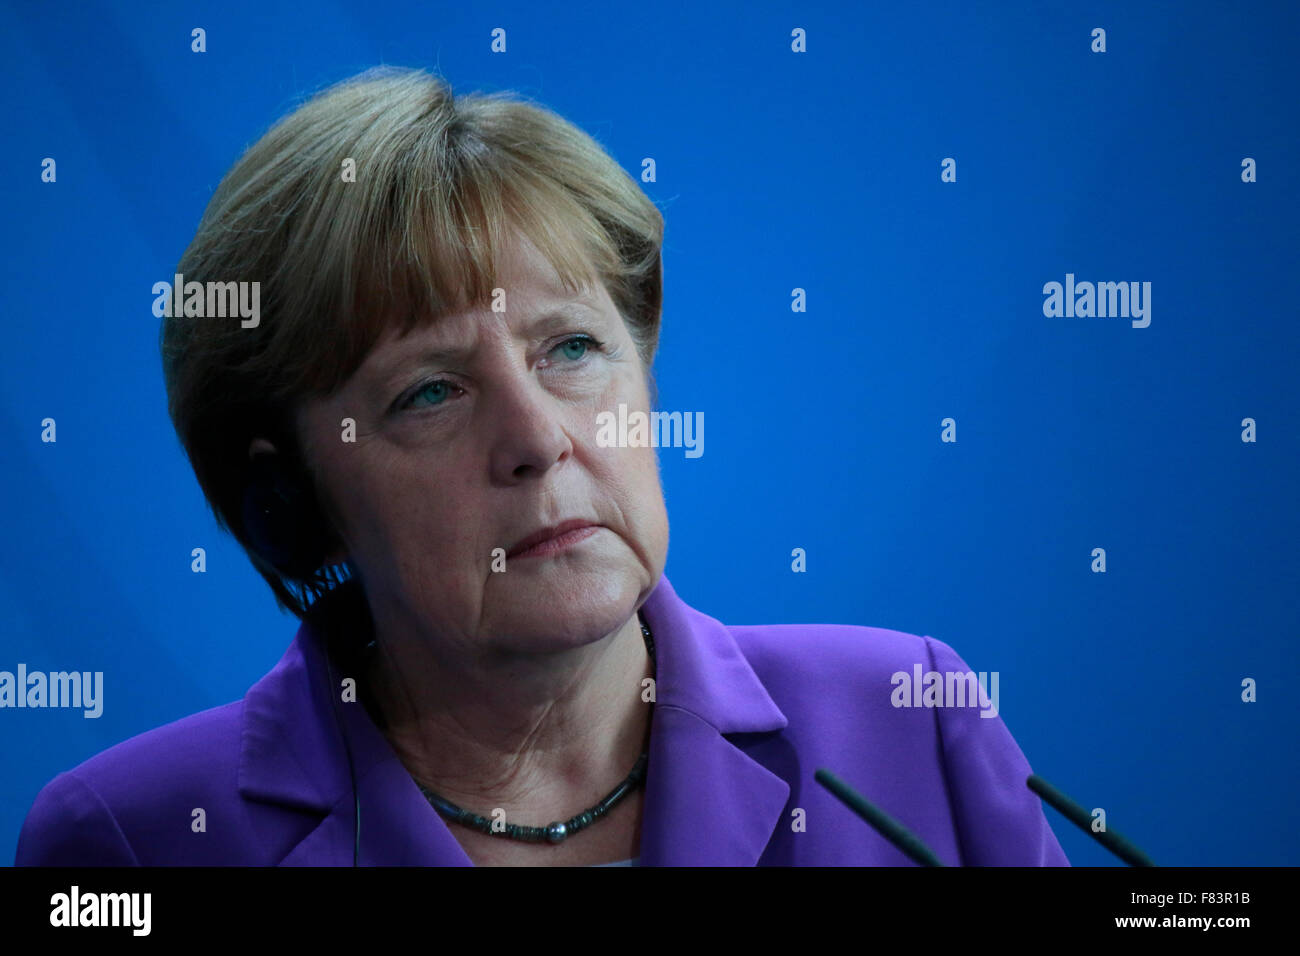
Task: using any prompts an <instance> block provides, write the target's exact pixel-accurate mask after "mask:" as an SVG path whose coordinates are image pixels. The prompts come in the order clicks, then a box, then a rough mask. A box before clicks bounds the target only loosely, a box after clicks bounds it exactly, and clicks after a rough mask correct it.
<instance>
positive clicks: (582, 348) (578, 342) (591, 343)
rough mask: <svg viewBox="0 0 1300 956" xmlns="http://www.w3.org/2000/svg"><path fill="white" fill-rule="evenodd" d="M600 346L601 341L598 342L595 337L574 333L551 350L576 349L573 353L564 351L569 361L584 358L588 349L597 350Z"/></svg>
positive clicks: (577, 360)
mask: <svg viewBox="0 0 1300 956" xmlns="http://www.w3.org/2000/svg"><path fill="white" fill-rule="evenodd" d="M600 347H601V343H600V342H598V341H597V340H596V339H594V338H592V337H591V336H590V335H575V336H573V337H572V338H569V339H566V340H565V341H563V342H561V343H560V344H559V345H557V346H556V347H555V348H554V349H553V350H552V351H559V350H561V349H568V350H573V349H576V350H577V353H576V354H574V352H573V351H568V352H566V353H565V358H567V359H569V361H571V362H579V361H581V360H582V359H584V358H586V356H587V350H588V349H596V350H599V349H600Z"/></svg>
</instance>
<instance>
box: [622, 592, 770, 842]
mask: <svg viewBox="0 0 1300 956" xmlns="http://www.w3.org/2000/svg"><path fill="white" fill-rule="evenodd" d="M642 613H643V615H644V616H645V619H646V623H647V624H648V625H649V627H650V631H651V633H652V634H653V635H654V639H655V646H656V651H657V653H656V667H657V674H656V679H655V692H656V703H655V715H654V720H653V722H652V726H651V731H650V761H649V765H648V767H647V771H646V799H645V815H644V818H643V820H642V826H641V860H640V862H641V865H643V866H753V865H755V864H756V863H757V862H758V860H759V857H761V856H762V853H763V850H764V848H765V847H766V846H767V844H768V841H769V840H770V839H771V837H772V834H773V832H774V831H775V830H776V828H777V827H778V826H779V825H780V824H781V823H782V821H783V817H784V810H785V807H786V803H787V802H788V800H789V797H790V785H789V784H788V783H786V782H785V781H784V780H782V779H781V778H780V777H778V776H777V775H776V774H774V773H772V772H771V771H770V770H768V769H767V768H765V767H764V766H763V765H762V764H760V763H758V762H757V761H756V760H754V759H753V758H751V757H750V756H749V755H748V754H746V753H745V751H744V750H742V749H741V748H740V747H739V746H737V745H736V744H734V743H732V742H731V741H730V740H728V739H727V735H728V734H742V733H743V734H754V733H766V732H773V731H778V730H781V729H782V728H784V727H785V726H786V724H787V721H786V718H785V715H784V714H782V713H781V710H780V709H779V708H778V707H777V706H776V703H775V702H774V701H773V700H772V698H771V696H770V695H769V694H768V692H767V690H766V689H765V688H764V687H763V684H762V682H761V681H760V680H759V679H758V675H756V674H755V673H754V670H753V668H751V667H750V666H749V663H748V662H747V661H746V660H745V657H744V655H743V654H742V653H741V651H740V648H739V647H738V646H737V644H736V642H735V639H734V638H733V637H732V636H731V632H730V631H728V630H727V629H726V627H725V626H724V625H723V624H721V623H720V622H718V621H717V620H715V619H713V618H711V617H709V616H707V615H705V614H701V613H700V612H698V611H696V610H695V609H694V608H691V607H690V606H688V605H687V604H685V603H684V602H683V601H682V600H681V599H680V598H679V597H678V596H677V593H676V592H675V591H674V590H673V588H672V585H671V584H669V583H668V579H667V577H664V578H661V579H660V581H659V585H658V586H657V587H656V588H655V590H654V592H653V593H652V594H651V595H650V597H649V598H648V599H647V600H646V603H645V605H644V607H643V608H642Z"/></svg>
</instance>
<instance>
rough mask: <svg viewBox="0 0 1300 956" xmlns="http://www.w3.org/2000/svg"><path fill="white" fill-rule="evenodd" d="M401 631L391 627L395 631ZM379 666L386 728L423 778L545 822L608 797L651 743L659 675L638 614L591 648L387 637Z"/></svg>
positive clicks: (454, 797)
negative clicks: (440, 647)
mask: <svg viewBox="0 0 1300 956" xmlns="http://www.w3.org/2000/svg"><path fill="white" fill-rule="evenodd" d="M390 633H391V632H390ZM377 634H378V640H377V648H376V651H375V654H374V658H373V664H372V666H371V667H370V670H369V675H368V680H367V683H368V686H369V688H370V697H371V700H372V701H373V702H374V704H375V706H377V707H378V708H379V709H380V710H381V711H382V715H383V723H384V724H385V727H384V733H385V735H386V736H387V737H388V740H389V743H390V744H391V745H392V747H393V749H394V751H395V752H396V753H397V755H398V757H399V758H400V759H401V761H402V763H403V764H404V765H405V766H406V768H407V770H408V771H409V772H410V773H411V775H412V777H414V778H415V779H416V780H417V781H418V782H420V783H421V784H423V785H424V786H425V787H427V788H428V789H430V790H432V791H434V792H435V793H437V794H439V795H441V796H442V797H445V798H446V799H448V800H450V801H452V802H453V803H455V804H457V805H459V806H462V807H465V808H466V809H468V810H471V811H473V812H475V813H481V814H483V815H484V816H487V815H488V814H489V813H490V812H491V811H492V810H493V809H494V808H497V807H502V808H504V809H505V810H506V812H507V814H508V815H509V816H510V817H511V818H513V819H515V820H517V821H518V822H522V823H530V824H537V825H544V824H546V823H549V822H550V821H551V820H554V819H560V818H564V817H568V816H570V815H572V814H573V813H574V812H576V811H577V810H579V809H581V808H583V807H586V806H589V805H590V804H592V803H595V802H596V801H598V800H599V799H601V798H603V797H604V796H605V795H606V794H607V793H608V792H609V791H610V790H611V789H613V787H614V786H616V785H617V784H618V783H619V782H620V781H621V780H622V779H623V778H624V777H625V776H626V775H627V773H628V772H629V771H630V770H631V769H632V767H633V765H634V764H635V763H636V761H637V758H638V757H639V756H640V755H641V753H642V751H643V750H644V749H645V748H646V746H647V745H648V741H649V731H650V713H651V710H650V705H649V704H647V703H645V702H643V701H642V699H641V692H642V685H641V681H642V680H643V679H644V678H646V677H650V676H653V668H652V664H651V661H650V658H649V655H648V653H647V651H646V647H645V642H644V639H643V636H642V633H641V625H640V621H639V619H638V616H637V615H636V614H635V613H634V614H633V615H632V616H631V617H630V618H629V619H628V620H627V621H626V623H624V624H623V625H622V626H621V627H620V628H619V629H618V630H616V631H614V632H613V633H611V634H608V635H606V636H605V637H603V638H601V639H600V640H598V641H595V642H592V643H589V644H586V645H584V646H582V647H578V648H573V649H570V650H566V651H561V652H555V653H550V654H530V655H519V654H512V655H485V656H482V657H477V658H475V659H473V660H469V661H465V660H448V659H447V658H445V657H442V656H439V655H438V654H437V653H436V652H435V650H434V648H433V646H432V645H431V643H430V642H428V641H427V640H423V639H418V638H417V639H411V638H406V639H402V638H393V637H390V638H389V639H387V640H386V639H385V637H384V632H383V631H382V630H378V631H377Z"/></svg>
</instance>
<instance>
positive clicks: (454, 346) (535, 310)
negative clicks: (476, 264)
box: [358, 236, 616, 378]
mask: <svg viewBox="0 0 1300 956" xmlns="http://www.w3.org/2000/svg"><path fill="white" fill-rule="evenodd" d="M497 264H498V269H497V273H496V277H495V284H494V286H493V289H492V290H491V296H492V298H491V299H490V300H488V301H482V302H478V303H474V304H467V303H466V302H465V297H464V296H463V295H462V296H461V297H460V301H459V302H458V303H457V305H456V306H454V307H453V308H451V309H449V310H446V311H444V312H443V313H442V314H440V315H433V314H431V313H428V312H425V313H424V314H423V315H415V316H408V317H407V321H405V322H398V321H389V322H387V323H385V327H384V330H383V332H382V333H381V335H380V336H379V338H378V339H377V340H376V342H375V345H374V347H373V348H372V349H371V350H370V351H369V353H368V354H367V355H366V357H365V359H364V361H363V362H362V364H361V366H360V368H359V369H358V372H359V373H363V374H364V375H365V377H367V378H369V377H372V376H375V375H379V376H382V375H383V374H384V373H386V372H389V371H391V370H392V366H393V365H394V363H397V362H400V361H403V360H405V359H406V358H408V357H409V356H410V355H412V354H415V353H417V352H418V354H419V356H420V357H421V358H425V359H430V360H438V359H444V358H464V357H466V356H467V355H469V354H471V353H472V351H473V342H474V340H475V338H476V336H475V334H474V332H475V326H477V325H480V324H484V323H486V322H488V321H490V320H494V319H497V318H498V317H504V318H505V320H506V323H507V325H508V326H509V327H510V329H511V330H512V331H513V332H514V333H515V334H516V335H518V336H521V337H523V336H532V335H544V334H549V333H550V332H551V331H553V330H558V329H560V328H561V327H562V326H563V325H565V324H566V323H570V322H573V321H581V320H583V319H585V320H587V321H591V320H593V319H602V318H607V317H609V316H610V315H612V314H614V313H615V312H616V309H615V308H614V306H613V303H612V301H611V300H610V297H609V293H608V292H607V291H606V290H605V288H604V287H603V285H601V284H600V283H599V282H596V283H595V284H594V286H593V285H589V284H582V285H581V286H579V287H577V288H569V287H567V286H566V285H565V284H564V282H563V280H562V279H561V277H560V276H559V274H558V273H557V272H556V271H555V268H554V267H553V266H552V265H551V263H550V262H549V261H548V260H547V258H546V257H545V256H544V255H543V254H542V253H541V252H540V251H539V250H538V249H537V248H536V247H535V246H534V245H533V244H532V243H531V242H529V241H528V239H527V238H526V237H523V236H519V237H517V238H516V240H515V241H514V242H512V243H511V244H510V245H509V246H508V247H506V248H505V249H504V250H503V254H502V256H501V257H500V259H499V261H498V263H497ZM494 302H502V303H503V305H502V306H501V307H503V308H504V312H499V311H495V310H494V309H493V304H494Z"/></svg>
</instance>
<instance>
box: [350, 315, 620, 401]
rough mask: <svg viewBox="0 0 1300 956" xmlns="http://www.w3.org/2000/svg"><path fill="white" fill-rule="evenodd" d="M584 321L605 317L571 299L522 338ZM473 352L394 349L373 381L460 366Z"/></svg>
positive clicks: (527, 328) (539, 317) (529, 327)
mask: <svg viewBox="0 0 1300 956" xmlns="http://www.w3.org/2000/svg"><path fill="white" fill-rule="evenodd" d="M583 318H597V319H600V320H602V321H603V320H604V318H605V316H604V315H603V313H602V312H601V311H600V310H599V309H597V308H596V307H595V306H594V305H591V304H588V300H586V299H574V300H571V301H566V302H562V303H557V304H555V305H552V306H550V307H548V308H546V309H544V310H542V311H541V312H540V313H538V314H537V315H536V316H534V317H533V318H532V319H531V320H529V322H528V323H527V324H526V325H525V326H524V328H523V330H522V334H523V335H525V336H529V337H531V336H536V335H538V334H545V333H547V332H549V331H551V330H552V329H556V328H560V327H562V326H564V325H566V324H568V323H570V322H573V321H575V320H580V319H583ZM476 348H477V347H476V346H473V345H470V346H462V345H455V346H444V347H434V348H425V349H420V350H419V351H416V352H411V351H408V350H407V348H406V347H401V346H399V347H397V348H395V349H394V355H393V356H392V357H391V358H388V359H386V360H385V361H384V362H383V363H382V365H381V366H380V367H379V369H378V370H377V371H376V377H377V379H378V380H379V381H380V382H382V383H388V382H389V381H391V379H392V377H393V376H395V375H396V374H398V372H399V367H400V366H406V365H409V364H415V363H420V364H423V363H440V362H461V361H464V360H465V359H467V358H468V357H469V356H470V355H472V354H473V353H474V352H475V350H476Z"/></svg>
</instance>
